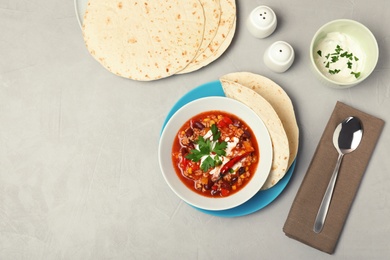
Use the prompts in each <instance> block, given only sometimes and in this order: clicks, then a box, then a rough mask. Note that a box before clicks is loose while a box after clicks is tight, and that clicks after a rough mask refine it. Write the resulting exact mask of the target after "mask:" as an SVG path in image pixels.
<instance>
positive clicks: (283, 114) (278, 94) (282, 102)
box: [221, 72, 299, 167]
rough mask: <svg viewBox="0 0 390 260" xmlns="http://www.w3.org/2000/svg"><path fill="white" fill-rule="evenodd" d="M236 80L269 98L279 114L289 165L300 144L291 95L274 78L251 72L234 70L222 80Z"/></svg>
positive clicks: (266, 98)
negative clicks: (287, 144)
mask: <svg viewBox="0 0 390 260" xmlns="http://www.w3.org/2000/svg"><path fill="white" fill-rule="evenodd" d="M224 81H234V82H236V83H239V84H241V85H243V86H245V87H248V88H250V89H252V90H254V91H256V92H257V93H258V94H260V95H261V96H262V97H263V98H264V99H265V100H267V101H268V102H269V103H270V104H271V106H272V107H273V108H274V110H275V111H276V113H277V114H278V116H279V118H280V120H281V121H282V124H283V127H284V129H285V131H286V134H287V138H288V143H289V149H290V155H289V162H288V167H290V166H291V164H292V163H293V162H294V160H295V158H296V156H297V153H298V146H299V128H298V124H297V120H296V117H295V112H294V107H293V104H292V102H291V99H290V97H289V96H288V95H287V93H286V92H285V91H284V90H283V88H281V87H280V86H279V85H278V84H276V83H275V82H273V81H272V80H270V79H268V78H266V77H264V76H261V75H258V74H254V73H250V72H234V73H230V74H227V75H224V76H222V77H221V82H222V84H223V82H224Z"/></svg>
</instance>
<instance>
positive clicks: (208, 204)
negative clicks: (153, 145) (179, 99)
mask: <svg viewBox="0 0 390 260" xmlns="http://www.w3.org/2000/svg"><path fill="white" fill-rule="evenodd" d="M210 102H217V105H215V108H212V109H210V108H209V106H211V105H209V106H206V108H205V109H195V110H196V112H192V113H188V112H189V111H190V110H191V109H193V107H194V106H199V105H205V104H207V103H209V104H211V103H210ZM221 104H222V105H221ZM213 107H214V105H213ZM221 107H223V108H221ZM225 108H226V109H225ZM233 108H234V109H237V108H239V109H240V110H239V112H238V113H237V112H234V111H233V110H232V109H233ZM213 110H216V111H225V112H228V113H231V114H234V115H236V116H238V117H239V118H241V119H242V120H244V121H245V123H247V124H248V125H249V127H251V128H252V130H253V131H254V132H256V130H255V129H254V128H255V127H256V128H261V131H262V135H261V136H258V135H256V139H257V142H258V145H259V149H261V158H262V159H261V160H260V161H259V163H258V166H257V169H256V174H255V175H254V176H253V177H252V179H251V181H250V182H249V183H247V184H246V185H245V187H243V188H242V190H240V191H238V192H237V193H234V194H232V195H230V196H228V197H224V198H210V197H206V196H202V195H200V194H198V193H196V192H194V191H192V190H191V189H189V188H188V187H187V186H186V185H185V184H184V183H183V182H182V181H181V180H180V178H179V177H178V176H177V173H176V171H175V170H174V169H173V163H172V159H171V149H172V144H173V139H174V136H176V133H177V131H178V130H179V129H178V128H177V129H176V128H174V129H175V130H174V131H173V129H172V127H173V126H174V124H175V120H180V123H177V122H176V125H180V126H179V128H180V127H181V126H182V125H183V124H184V123H185V122H186V121H187V120H189V119H190V118H191V117H193V116H195V115H197V114H200V113H202V112H206V111H213ZM186 113H187V116H185V114H186ZM240 113H248V115H245V114H244V115H242V114H240ZM177 117H181V118H179V119H176V118H177ZM184 117H185V120H184V119H183V118H184ZM243 117H252V118H253V119H256V120H253V121H251V122H248V120H245V119H244V118H243ZM183 120H184V121H183ZM172 125H173V126H172ZM167 138H168V139H167ZM168 145H169V151H167V148H168ZM167 154H169V162H167V160H168V159H167V158H168V155H167ZM164 156H165V157H164ZM272 158H273V149H272V143H271V137H270V135H269V132H268V129H267V128H266V126H265V124H264V122H263V120H262V119H261V118H260V117H259V116H258V115H257V114H256V113H255V112H254V111H253V110H252V109H251V108H249V107H248V106H247V105H245V104H244V103H242V102H240V101H237V100H235V99H232V98H228V97H221V96H209V97H203V98H199V99H196V100H194V101H191V102H189V103H187V104H186V105H184V106H183V107H181V108H180V109H178V110H177V111H176V112H175V113H174V114H173V115H172V117H171V118H170V119H169V121H168V122H167V124H166V126H165V128H164V129H163V131H162V133H161V137H160V140H159V146H158V160H159V166H160V171H161V173H162V175H163V178H164V180H165V182H166V183H167V184H168V186H169V187H170V189H171V190H172V191H173V192H174V193H175V194H176V195H177V196H178V197H179V198H180V199H182V200H183V201H185V202H186V203H187V204H189V205H191V206H193V207H197V208H200V209H204V210H212V211H217V210H225V209H231V208H234V207H237V206H239V205H241V204H243V203H245V202H246V201H248V200H249V199H251V198H252V197H253V196H254V195H256V194H257V192H259V191H260V189H261V187H262V186H263V184H264V183H265V181H266V179H267V177H268V175H269V172H270V169H271V165H272ZM167 164H169V165H170V166H168V167H167ZM167 168H169V169H168V170H167ZM167 171H169V172H167ZM264 172H266V173H264ZM260 173H261V174H260ZM172 175H173V176H175V177H172ZM177 185H179V186H177ZM243 191H245V192H243Z"/></svg>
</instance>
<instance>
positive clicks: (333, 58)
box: [317, 45, 360, 78]
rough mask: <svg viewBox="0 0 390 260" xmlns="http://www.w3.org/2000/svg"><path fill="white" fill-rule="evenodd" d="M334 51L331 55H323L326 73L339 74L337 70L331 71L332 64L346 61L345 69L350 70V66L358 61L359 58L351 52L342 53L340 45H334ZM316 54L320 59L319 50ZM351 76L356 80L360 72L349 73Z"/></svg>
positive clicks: (320, 52) (320, 53)
mask: <svg viewBox="0 0 390 260" xmlns="http://www.w3.org/2000/svg"><path fill="white" fill-rule="evenodd" d="M334 51H335V52H333V53H328V54H327V55H325V56H324V57H325V59H326V60H325V61H324V62H323V63H324V64H325V68H327V69H328V72H329V73H330V74H332V75H334V74H337V73H339V72H340V70H339V69H331V65H332V64H334V63H337V62H342V61H345V60H347V61H346V64H347V67H348V69H350V70H352V65H353V63H352V62H353V61H358V60H359V58H358V57H356V56H354V55H353V53H352V52H351V53H350V52H348V51H344V50H343V48H341V46H340V45H336V48H335V49H334ZM317 54H318V55H319V56H320V57H322V51H321V50H318V51H317ZM340 58H344V59H340ZM351 74H353V75H354V76H355V77H356V78H358V77H360V72H354V71H351Z"/></svg>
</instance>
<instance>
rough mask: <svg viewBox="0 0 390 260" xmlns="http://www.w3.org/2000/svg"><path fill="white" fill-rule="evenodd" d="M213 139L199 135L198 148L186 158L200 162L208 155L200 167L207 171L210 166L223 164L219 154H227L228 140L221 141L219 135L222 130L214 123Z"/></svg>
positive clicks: (212, 129) (212, 127) (212, 128)
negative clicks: (212, 155)
mask: <svg viewBox="0 0 390 260" xmlns="http://www.w3.org/2000/svg"><path fill="white" fill-rule="evenodd" d="M210 130H211V133H212V134H213V136H212V141H211V140H210V139H204V137H203V136H199V137H198V140H196V141H195V143H196V144H197V145H198V149H192V150H191V151H190V153H189V154H187V155H186V158H187V159H189V160H191V161H194V162H199V161H200V160H201V159H202V157H204V156H207V157H206V159H204V160H203V162H202V164H201V166H200V168H201V169H202V171H204V172H206V171H208V170H209V169H210V168H213V167H215V166H218V165H221V164H222V160H221V159H220V157H219V156H225V155H226V151H225V150H226V148H227V142H225V141H222V142H220V141H219V137H220V136H221V132H220V131H219V130H218V127H217V126H216V125H215V124H213V125H212V126H211V129H210ZM210 154H214V155H215V156H214V159H213V158H212V157H211V156H210Z"/></svg>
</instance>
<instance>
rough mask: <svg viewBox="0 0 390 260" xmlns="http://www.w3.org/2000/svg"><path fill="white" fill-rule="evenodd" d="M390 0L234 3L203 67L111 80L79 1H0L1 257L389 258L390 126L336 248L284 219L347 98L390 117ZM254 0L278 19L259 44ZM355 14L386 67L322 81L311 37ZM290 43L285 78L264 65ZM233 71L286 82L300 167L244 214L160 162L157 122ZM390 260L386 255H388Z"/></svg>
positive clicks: (379, 114)
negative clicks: (85, 28) (191, 200)
mask: <svg viewBox="0 0 390 260" xmlns="http://www.w3.org/2000/svg"><path fill="white" fill-rule="evenodd" d="M389 3H390V2H389V1H387V0H373V1H358V0H355V1H354V0H351V1H335V0H332V1H310V0H302V1H287V0H277V1H270V0H268V1H267V0H265V1H243V0H239V1H237V10H238V12H237V17H238V20H237V31H236V35H235V38H234V40H233V42H232V44H231V46H230V48H229V49H228V51H227V52H226V53H225V54H224V55H223V56H222V57H221V58H220V59H218V60H217V61H215V62H213V63H212V64H210V65H209V66H207V67H205V68H203V69H201V70H198V71H196V72H193V73H190V74H185V75H178V76H174V77H170V78H167V79H163V80H159V81H154V82H136V81H132V80H127V79H124V78H120V77H117V76H115V75H113V74H111V73H109V72H108V71H106V70H105V69H104V68H103V67H102V66H101V65H100V64H98V63H97V62H96V61H95V60H94V59H93V58H92V57H91V56H90V55H89V53H88V51H87V50H86V48H85V45H84V42H83V38H82V34H81V30H80V27H79V24H78V21H77V19H76V14H75V7H74V3H73V1H70V0H68V1H61V0H51V1H49V0H43V1H21V0H12V1H11V0H1V1H0V32H1V38H0V259H329V257H332V258H333V259H385V258H387V257H389V256H390V247H389V241H390V222H389V217H390V188H389V187H390V172H389V171H390V160H389V159H388V156H389V154H390V148H389V147H390V135H389V127H388V125H385V127H384V129H383V132H382V135H381V137H380V140H379V143H378V145H377V147H376V149H375V151H374V154H373V156H372V158H371V161H370V163H369V165H368V167H367V170H366V173H365V176H364V178H363V181H362V183H361V186H360V189H359V191H358V194H357V196H356V199H355V201H354V203H353V206H352V208H351V211H350V214H349V217H348V220H347V223H346V225H345V227H344V230H343V232H342V235H341V238H340V240H339V243H338V246H337V248H336V252H335V254H334V255H333V256H329V255H328V254H326V253H323V252H321V251H318V250H316V249H313V248H311V247H309V246H306V245H304V244H302V243H299V242H297V241H295V240H292V239H290V238H288V237H286V236H285V234H284V233H283V232H282V227H283V224H284V222H285V220H286V217H287V214H288V212H289V209H290V207H291V204H292V202H293V199H294V197H295V195H296V193H297V190H298V188H299V186H300V184H301V182H302V179H303V177H304V175H305V173H306V170H307V168H308V165H309V163H310V160H311V158H312V156H313V153H314V150H315V148H316V146H317V143H318V141H319V138H320V136H321V134H322V132H323V130H324V127H325V124H326V123H327V121H328V118H329V116H330V114H331V112H332V110H333V108H334V106H335V103H336V101H342V102H345V103H347V104H348V105H351V106H353V107H356V108H358V109H360V110H362V111H365V112H367V113H370V114H372V115H375V116H377V117H379V118H382V119H383V120H385V122H386V123H388V122H389V121H390V56H389V53H390V30H389V26H390V4H389ZM258 5H268V6H270V7H271V8H272V9H273V10H274V11H275V13H276V15H277V17H278V22H279V24H278V27H277V29H276V31H275V32H274V33H273V34H272V35H271V36H270V37H268V38H266V39H261V40H260V39H255V38H254V37H252V36H251V35H250V34H249V32H248V31H247V29H246V27H245V23H244V21H245V19H246V17H247V16H248V15H249V13H250V11H251V10H252V9H253V8H255V7H256V6H258ZM339 18H349V19H354V20H357V21H359V22H361V23H363V24H365V25H366V26H367V27H368V28H369V29H371V31H372V32H373V34H374V35H375V36H376V38H377V40H378V44H379V49H380V58H379V62H378V65H377V67H376V69H375V71H374V72H373V73H372V75H371V76H370V77H369V78H368V79H367V80H366V81H365V82H363V83H362V84H360V85H358V86H356V87H354V88H351V89H346V90H337V89H332V88H328V87H326V86H323V85H321V83H320V82H318V80H317V79H316V77H315V76H314V75H313V74H312V72H311V69H310V63H309V55H308V53H309V52H308V50H309V45H310V41H311V38H312V36H313V35H314V33H315V31H316V30H317V29H318V28H319V27H320V26H322V25H323V24H325V23H326V22H328V21H331V20H333V19H339ZM278 40H284V41H287V42H289V43H290V44H291V45H292V46H293V48H294V49H295V53H296V59H295V62H294V64H293V66H292V67H291V68H290V69H289V70H288V71H287V72H285V73H282V74H277V73H273V72H272V71H270V70H269V69H268V68H267V67H266V66H265V65H264V64H263V61H262V55H263V53H264V50H265V48H266V47H268V46H269V45H270V44H272V43H273V42H275V41H278ZM235 71H250V72H254V73H258V74H261V75H263V76H266V77H268V78H270V79H272V80H274V81H275V82H277V83H278V84H280V85H281V86H282V87H283V88H284V89H285V90H286V92H287V93H288V94H289V95H290V97H291V99H292V101H293V103H294V105H295V109H296V114H297V117H298V122H299V127H300V134H301V139H300V148H299V155H298V159H297V165H296V169H295V172H294V175H293V177H292V179H291V181H290V183H289V184H288V186H287V188H286V189H285V190H284V192H283V193H282V194H281V195H280V196H279V197H278V198H277V199H276V200H275V201H274V202H273V203H271V204H270V205H268V206H267V207H265V208H264V209H262V210H260V211H258V212H256V213H253V214H250V215H247V216H243V217H238V218H221V217H215V216H211V215H208V214H204V213H202V212H199V211H198V210H196V209H194V208H192V207H190V206H188V205H187V204H186V203H184V202H182V201H181V200H180V199H179V198H178V197H176V196H175V194H174V193H173V192H172V191H171V190H170V189H169V187H168V186H167V185H166V183H165V182H164V179H163V178H162V175H161V173H160V170H159V165H158V160H157V147H158V140H159V134H160V129H161V126H162V123H163V121H164V119H165V117H166V115H167V113H168V111H169V110H170V108H171V107H172V106H173V104H174V103H175V102H176V101H177V100H178V99H179V97H181V96H182V95H184V94H185V93H187V92H188V91H189V90H191V89H193V88H195V87H196V86H199V85H201V84H204V83H206V82H209V81H213V80H217V79H218V77H219V76H221V75H223V74H226V73H229V72H235ZM387 259H388V258H387Z"/></svg>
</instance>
